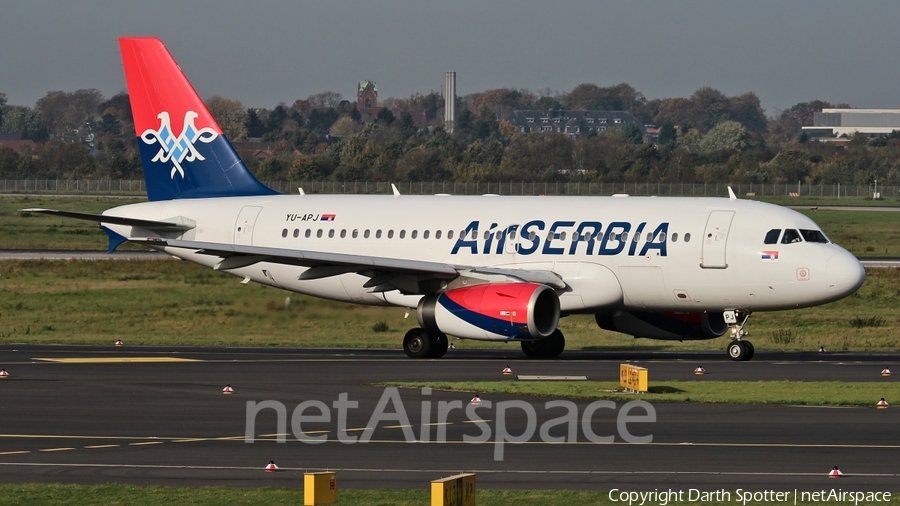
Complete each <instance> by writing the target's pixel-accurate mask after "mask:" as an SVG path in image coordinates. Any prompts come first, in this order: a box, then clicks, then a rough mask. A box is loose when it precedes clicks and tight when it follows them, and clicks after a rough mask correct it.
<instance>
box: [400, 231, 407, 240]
mask: <svg viewBox="0 0 900 506" xmlns="http://www.w3.org/2000/svg"><path fill="white" fill-rule="evenodd" d="M400 238H401V239H405V238H406V230H401V231H400Z"/></svg>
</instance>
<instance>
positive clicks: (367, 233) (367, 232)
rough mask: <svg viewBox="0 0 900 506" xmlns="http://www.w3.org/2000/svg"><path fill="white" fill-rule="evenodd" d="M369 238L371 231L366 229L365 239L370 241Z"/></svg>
mask: <svg viewBox="0 0 900 506" xmlns="http://www.w3.org/2000/svg"><path fill="white" fill-rule="evenodd" d="M368 238H369V229H366V231H365V232H363V239H368Z"/></svg>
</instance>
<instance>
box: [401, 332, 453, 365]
mask: <svg viewBox="0 0 900 506" xmlns="http://www.w3.org/2000/svg"><path fill="white" fill-rule="evenodd" d="M449 345H450V341H449V340H447V334H444V333H443V332H428V331H427V330H425V329H421V328H418V327H416V328H414V329H412V330H410V331H409V332H407V333H406V336H404V337H403V351H405V352H406V355H407V356H408V357H410V358H441V357H443V356H444V354H445V353H447V347H448V346H449Z"/></svg>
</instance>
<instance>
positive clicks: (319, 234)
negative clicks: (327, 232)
mask: <svg viewBox="0 0 900 506" xmlns="http://www.w3.org/2000/svg"><path fill="white" fill-rule="evenodd" d="M316 237H317V238H319V239H321V238H322V229H321V228H320V229H319V230H316Z"/></svg>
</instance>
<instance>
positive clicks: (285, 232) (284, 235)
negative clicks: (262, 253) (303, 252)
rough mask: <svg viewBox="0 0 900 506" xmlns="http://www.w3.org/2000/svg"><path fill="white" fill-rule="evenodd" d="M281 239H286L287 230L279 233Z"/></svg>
mask: <svg viewBox="0 0 900 506" xmlns="http://www.w3.org/2000/svg"><path fill="white" fill-rule="evenodd" d="M281 237H287V229H284V230H282V231H281Z"/></svg>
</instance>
